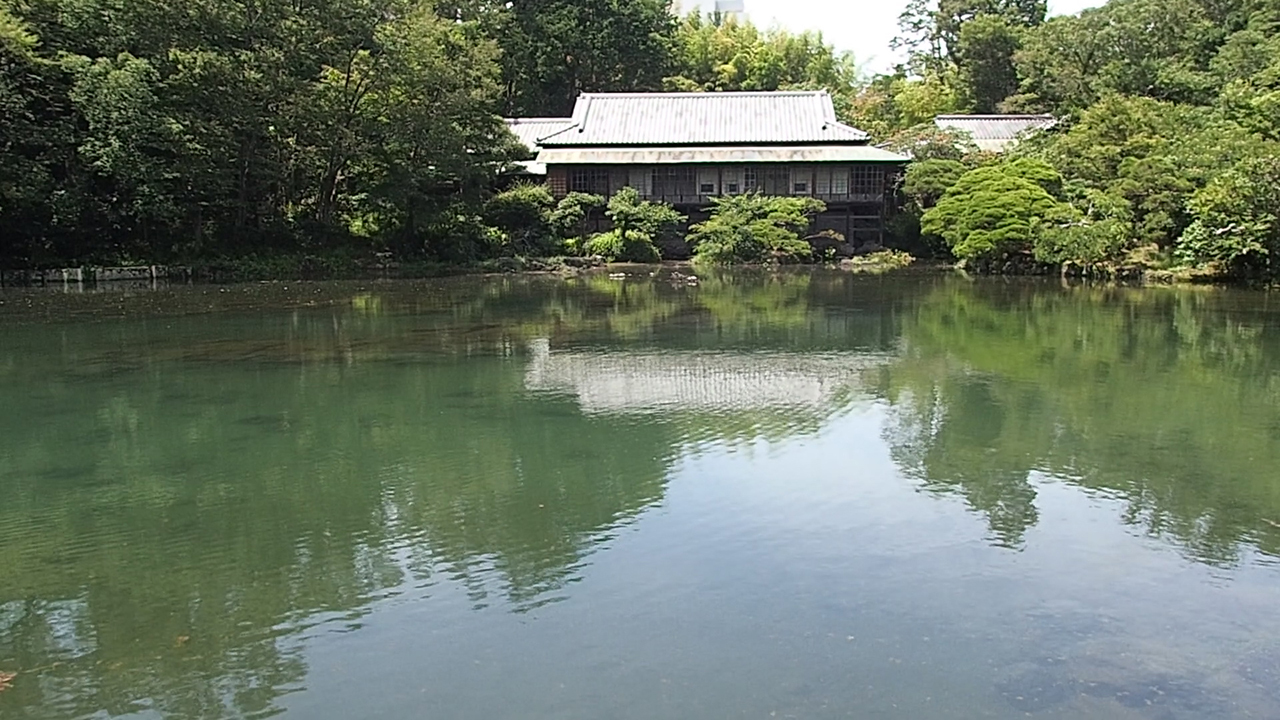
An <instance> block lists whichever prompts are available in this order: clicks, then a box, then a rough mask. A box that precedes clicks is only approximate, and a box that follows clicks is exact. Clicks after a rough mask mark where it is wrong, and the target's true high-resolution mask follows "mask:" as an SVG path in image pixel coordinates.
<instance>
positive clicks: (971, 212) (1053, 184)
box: [920, 160, 1076, 261]
mask: <svg viewBox="0 0 1280 720" xmlns="http://www.w3.org/2000/svg"><path fill="white" fill-rule="evenodd" d="M1061 186H1062V177H1061V176H1060V175H1058V174H1057V172H1055V171H1054V170H1053V168H1051V167H1050V166H1048V165H1046V164H1044V163H1041V162H1038V161H1033V160H1015V161H1013V162H1008V163H1002V164H999V165H990V166H987V167H980V168H978V169H976V170H970V171H969V172H967V173H965V174H964V175H963V176H962V177H961V178H960V180H959V181H957V182H956V184H955V185H954V186H952V187H951V189H949V190H947V192H946V193H945V194H944V195H943V196H942V198H941V199H940V200H939V201H938V204H937V205H935V206H934V207H932V208H930V209H929V210H928V211H926V212H925V214H924V215H923V216H921V218H920V230H921V232H923V233H925V234H927V235H937V236H939V237H941V238H942V239H944V240H945V241H946V242H947V245H948V246H949V247H950V248H951V252H952V253H954V254H955V256H956V257H958V258H960V259H962V260H984V261H985V260H994V259H999V258H1001V257H1004V256H1006V255H1009V254H1012V253H1018V252H1027V251H1029V250H1031V249H1032V245H1033V243H1034V242H1035V240H1036V238H1037V237H1039V233H1040V232H1041V231H1042V230H1043V228H1045V227H1047V226H1050V225H1058V224H1065V223H1069V222H1072V221H1074V220H1076V212H1075V210H1074V209H1073V208H1072V207H1071V206H1070V205H1068V204H1067V203H1065V202H1062V201H1060V200H1059V199H1058V198H1057V197H1055V196H1054V194H1053V192H1055V191H1060V190H1061Z"/></svg>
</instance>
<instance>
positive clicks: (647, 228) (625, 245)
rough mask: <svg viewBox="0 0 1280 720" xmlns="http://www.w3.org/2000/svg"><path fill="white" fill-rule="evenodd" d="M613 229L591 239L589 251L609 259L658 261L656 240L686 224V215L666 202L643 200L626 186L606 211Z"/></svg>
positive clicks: (610, 200)
mask: <svg viewBox="0 0 1280 720" xmlns="http://www.w3.org/2000/svg"><path fill="white" fill-rule="evenodd" d="M605 214H606V215H608V217H609V220H610V221H611V222H612V223H613V229H612V230H610V231H609V232H607V233H601V234H600V235H597V236H596V237H594V238H592V239H591V242H590V243H588V250H590V251H591V252H592V253H594V254H596V255H601V256H603V257H605V258H606V259H608V260H611V261H612V260H621V261H624V262H656V261H657V260H658V259H659V255H658V248H657V247H656V246H655V245H654V244H653V241H654V238H656V237H658V236H659V235H660V234H662V233H663V232H666V231H667V230H670V229H671V228H672V227H674V226H675V225H677V224H678V223H681V222H684V220H685V216H684V215H681V214H680V213H678V212H676V210H675V208H673V207H671V206H670V205H667V204H666V203H655V202H649V201H648V200H641V199H640V193H639V191H637V190H636V189H635V188H631V187H625V188H622V189H621V190H619V191H618V192H616V193H614V195H613V197H611V198H609V207H608V210H606V211H605Z"/></svg>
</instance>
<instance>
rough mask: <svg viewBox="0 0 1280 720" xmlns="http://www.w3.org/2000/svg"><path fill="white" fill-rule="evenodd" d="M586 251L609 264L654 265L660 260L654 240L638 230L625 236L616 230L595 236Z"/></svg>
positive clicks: (587, 245) (588, 243)
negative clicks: (635, 263)
mask: <svg viewBox="0 0 1280 720" xmlns="http://www.w3.org/2000/svg"><path fill="white" fill-rule="evenodd" d="M586 251H587V254H589V255H598V256H600V257H602V258H604V259H605V260H606V261H607V262H637V263H654V262H658V260H659V259H660V257H659V254H658V248H657V246H655V245H654V244H653V238H652V237H651V236H649V235H648V234H647V233H642V232H639V231H637V230H631V231H629V232H628V233H627V234H626V235H625V236H623V234H622V233H621V232H619V230H618V229H616V228H615V229H613V230H610V231H609V232H605V233H599V234H598V235H593V236H592V237H591V239H590V240H588V241H587V244H586Z"/></svg>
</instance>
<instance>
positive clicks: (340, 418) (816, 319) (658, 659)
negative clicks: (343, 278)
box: [0, 269, 1280, 720]
mask: <svg viewBox="0 0 1280 720" xmlns="http://www.w3.org/2000/svg"><path fill="white" fill-rule="evenodd" d="M689 272H690V271H689V270H687V269H685V270H672V269H664V270H661V271H658V272H656V274H654V271H652V270H649V269H643V270H641V269H634V270H628V271H627V272H626V273H625V274H624V276H620V275H618V274H616V273H615V274H613V275H608V274H603V273H602V274H598V275H587V276H581V277H575V278H567V279H566V278H557V277H537V276H509V277H496V278H457V279H450V280H440V281H431V282H420V283H419V282H386V283H376V282H375V283H348V284H287V283H285V284H267V285H247V286H227V287H207V286H206V287H201V286H195V287H175V288H167V289H166V288H161V289H156V290H127V291H117V292H101V293H85V294H64V293H61V292H54V291H49V290H13V289H8V290H4V291H2V292H0V399H2V400H3V402H2V403H0V676H3V675H7V674H14V677H13V678H12V679H11V680H10V681H9V682H8V683H7V686H5V687H4V689H2V690H0V717H3V718H6V719H8V718H15V719H19V718H20V719H27V718H140V719H141V718H263V717H270V716H285V717H293V718H308V719H310V718H319V719H321V720H327V719H330V718H332V719H338V718H343V719H346V718H388V719H391V718H410V717H440V718H451V719H471V718H474V719H476V720H480V719H485V720H492V719H495V718H521V719H524V718H558V719H559V718H575V719H576V718H580V719H582V720H598V719H603V718H618V719H639V718H653V719H658V718H663V719H666V718H700V719H701V718H850V717H852V718H882V719H890V720H898V719H901V720H908V719H911V720H917V719H921V718H957V719H959V718H964V719H970V718H1025V717H1033V718H1079V717H1100V718H1113V719H1115V718H1118V719H1121V720H1123V719H1125V718H1134V719H1139V718H1145V719H1150V720H1170V719H1173V720H1180V719H1182V718H1187V719H1191V718H1195V719H1197V720H1204V719H1206V718H1209V719H1214V718H1276V717H1280V613H1277V612H1276V608H1277V605H1278V603H1280V469H1278V468H1280V304H1278V303H1276V302H1275V300H1274V298H1273V297H1272V296H1270V295H1267V294H1264V293H1253V292H1245V291H1227V290H1210V289H1188V288H1183V289H1171V288H1153V289H1126V288H1100V287H1064V286H1063V285H1061V284H1060V283H1058V282H1056V281H1055V282H1043V281H1035V282H1033V281H1004V280H971V279H966V278H963V277H959V276H954V275H945V274H907V275H890V276H882V277H858V276H853V275H850V274H847V273H839V272H835V271H800V272H785V273H784V272H764V271H758V272H736V273H724V274H707V275H704V276H702V277H699V278H698V279H696V280H694V279H691V278H689V277H687V275H686V274H687V273H689ZM699 274H700V275H701V273H699Z"/></svg>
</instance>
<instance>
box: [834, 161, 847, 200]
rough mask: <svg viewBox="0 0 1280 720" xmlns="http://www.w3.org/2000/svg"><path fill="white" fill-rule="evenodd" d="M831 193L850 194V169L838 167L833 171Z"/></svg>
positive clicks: (838, 194)
mask: <svg viewBox="0 0 1280 720" xmlns="http://www.w3.org/2000/svg"><path fill="white" fill-rule="evenodd" d="M831 194H832V195H837V196H844V195H848V194H849V169H848V168H843V167H842V168H837V169H835V170H832V171H831Z"/></svg>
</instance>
